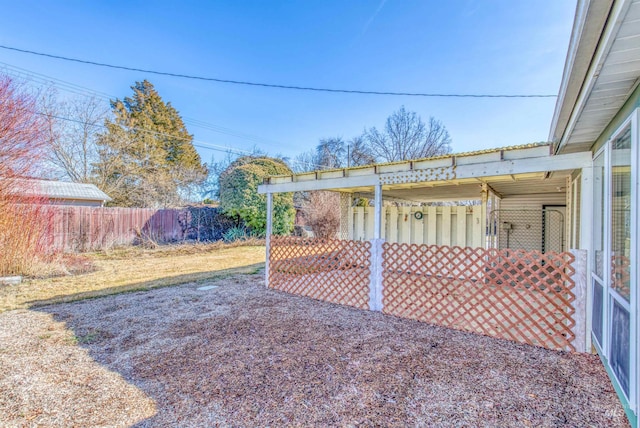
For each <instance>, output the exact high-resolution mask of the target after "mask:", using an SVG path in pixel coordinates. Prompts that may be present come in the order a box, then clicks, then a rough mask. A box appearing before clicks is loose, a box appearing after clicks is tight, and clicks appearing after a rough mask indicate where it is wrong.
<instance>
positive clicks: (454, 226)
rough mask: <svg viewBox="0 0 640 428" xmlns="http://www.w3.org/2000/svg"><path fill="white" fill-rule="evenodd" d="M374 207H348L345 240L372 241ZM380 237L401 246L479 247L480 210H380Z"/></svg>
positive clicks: (469, 208)
mask: <svg viewBox="0 0 640 428" xmlns="http://www.w3.org/2000/svg"><path fill="white" fill-rule="evenodd" d="M374 210H375V209H374V207H350V208H349V215H348V222H349V225H348V230H349V239H354V240H356V241H363V240H364V241H366V240H369V239H373V228H374ZM382 222H383V227H382V238H383V239H385V240H387V241H389V242H401V243H405V244H428V245H457V246H459V247H483V246H484V242H483V239H484V232H483V230H482V228H483V222H482V207H481V206H480V205H471V206H443V207H436V206H429V207H382Z"/></svg>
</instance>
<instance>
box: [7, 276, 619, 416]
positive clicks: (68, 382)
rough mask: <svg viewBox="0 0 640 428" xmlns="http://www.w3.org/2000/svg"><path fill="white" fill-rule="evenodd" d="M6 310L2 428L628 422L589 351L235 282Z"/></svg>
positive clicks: (251, 279)
mask: <svg viewBox="0 0 640 428" xmlns="http://www.w3.org/2000/svg"><path fill="white" fill-rule="evenodd" d="M202 285H203V284H198V285H196V284H186V285H183V286H178V287H171V288H163V289H156V290H152V291H148V292H140V293H134V294H121V295H116V296H109V297H104V298H99V299H93V300H87V301H82V302H77V303H70V304H61V305H56V306H49V307H45V308H40V309H38V311H37V312H36V311H26V310H17V311H11V312H7V313H4V314H0V397H1V398H0V420H1V421H5V422H4V423H5V425H9V426H31V425H34V426H35V425H42V426H74V425H75V426H101V425H102V426H104V425H110V426H131V425H135V426H140V427H146V426H149V427H151V426H235V427H240V426H283V425H287V426H291V425H293V426H302V425H305V426H308V425H315V426H355V425H364V426H374V425H375V426H536V427H539V426H548V427H551V426H580V427H582V426H606V427H615V426H628V425H627V421H626V418H625V416H624V411H623V409H622V407H621V405H620V404H619V402H618V400H617V397H616V395H615V392H614V390H613V387H612V386H611V384H610V382H609V380H608V378H607V376H606V373H605V371H604V369H603V367H602V365H601V364H600V362H599V360H598V358H597V357H596V356H592V355H584V354H571V353H565V352H556V351H549V350H546V349H542V348H537V347H533V346H529V345H522V344H517V343H513V342H509V341H505V340H498V339H492V338H488V337H484V336H479V335H474V334H472V333H465V332H460V331H455V330H450V329H445V328H440V327H435V326H431V325H428V324H423V323H419V322H415V321H411V320H404V319H399V318H394V317H390V316H384V315H382V314H379V313H373V312H367V311H361V310H357V309H353V308H348V307H343V306H337V305H332V304H328V303H323V302H317V301H314V300H311V299H308V298H302V297H296V296H291V295H288V294H285V293H281V292H277V291H273V290H266V289H265V288H264V286H263V283H262V276H261V275H238V276H235V277H231V278H227V279H224V280H218V281H216V282H212V283H211V285H218V287H217V288H214V289H212V290H208V291H200V290H197V288H198V287H201V286H202Z"/></svg>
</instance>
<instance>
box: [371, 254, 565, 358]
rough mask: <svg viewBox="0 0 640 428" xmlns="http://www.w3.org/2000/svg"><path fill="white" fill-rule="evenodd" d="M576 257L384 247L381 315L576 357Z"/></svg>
mask: <svg viewBox="0 0 640 428" xmlns="http://www.w3.org/2000/svg"><path fill="white" fill-rule="evenodd" d="M573 260H574V256H573V255H572V254H571V253H544V254H543V253H540V252H538V251H517V250H496V249H488V250H485V249H483V248H469V247H447V246H435V245H409V244H394V243H385V244H384V245H383V274H382V275H383V312H384V313H387V314H391V315H396V316H401V317H406V318H412V319H416V320H420V321H426V322H430V323H434V324H439V325H443V326H446V327H453V328H456V329H460V330H467V331H473V332H477V333H481V334H485V335H489V336H494V337H500V338H504V339H510V340H514V341H517V342H522V343H528V344H532V345H537V346H542V347H545V348H550V349H564V350H575V349H574V346H573V344H572V342H573V340H574V338H575V334H574V332H573V331H572V329H573V327H574V325H575V321H574V319H573V315H574V313H575V310H574V308H573V304H572V302H573V301H574V300H575V296H574V294H573V291H572V289H573V287H574V282H573V280H572V279H571V275H572V274H573V268H572V266H571V263H572V262H573Z"/></svg>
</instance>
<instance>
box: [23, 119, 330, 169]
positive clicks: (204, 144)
mask: <svg viewBox="0 0 640 428" xmlns="http://www.w3.org/2000/svg"><path fill="white" fill-rule="evenodd" d="M33 113H35V114H37V115H39V116H45V117H49V118H53V119H59V120H64V121H67V122H74V123H78V124H80V125H87V126H92V127H95V128H103V129H107V127H106V126H105V125H102V124H97V123H92V122H86V121H82V120H79V119H73V118H70V117H64V116H59V115H55V114H51V113H43V112H40V111H34V112H33ZM127 130H130V131H136V132H146V133H148V134H153V135H158V136H161V137H169V138H175V139H176V140H182V141H188V139H187V138H181V137H178V136H176V135H171V134H165V133H163V132H157V131H152V130H150V129H143V128H136V127H127ZM191 144H192V145H193V146H194V147H199V148H201V149H208V150H214V151H218V152H223V153H231V154H235V155H237V156H243V155H249V156H251V155H253V154H254V153H253V152H250V151H248V150H242V149H234V148H232V147H226V146H220V145H217V144H213V143H207V142H205V141H199V140H191ZM289 163H290V164H295V165H302V166H308V165H309V164H307V163H304V162H298V161H295V160H289ZM311 165H312V166H315V167H320V168H321V169H322V168H328V167H327V166H324V165H317V164H311Z"/></svg>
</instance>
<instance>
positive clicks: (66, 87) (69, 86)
mask: <svg viewBox="0 0 640 428" xmlns="http://www.w3.org/2000/svg"><path fill="white" fill-rule="evenodd" d="M0 64H1V65H3V66H4V67H3V68H4V69H5V73H7V74H9V75H12V76H15V77H19V78H24V77H25V76H26V77H28V78H30V79H32V80H35V81H37V82H39V83H42V84H43V85H47V84H52V85H53V86H55V87H56V88H58V89H61V90H63V91H67V92H70V93H73V94H76V95H81V96H85V97H96V98H101V99H105V100H107V101H111V100H113V99H117V98H118V97H116V96H114V95H111V94H107V93H105V92H99V91H96V90H93V89H89V88H87V87H84V86H80V85H76V84H74V83H71V82H67V81H65V80H60V79H56V78H55V77H52V76H47V75H45V74H40V73H36V72H34V71H31V70H27V69H24V68H20V67H16V66H13V65H10V64H7V63H4V62H2V61H0ZM183 121H184V122H185V123H186V124H188V125H192V126H195V127H198V128H203V129H207V130H209V131H213V132H216V133H218V134H224V135H229V136H231V137H236V138H239V139H242V140H246V141H249V142H252V143H254V144H264V145H267V146H272V145H283V143H281V142H278V141H274V140H269V139H267V138H264V137H259V136H256V135H251V134H246V133H243V132H241V131H237V130H234V129H231V128H226V127H224V126H221V125H215V124H212V123H208V122H205V121H202V120H198V119H192V118H188V117H183Z"/></svg>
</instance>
